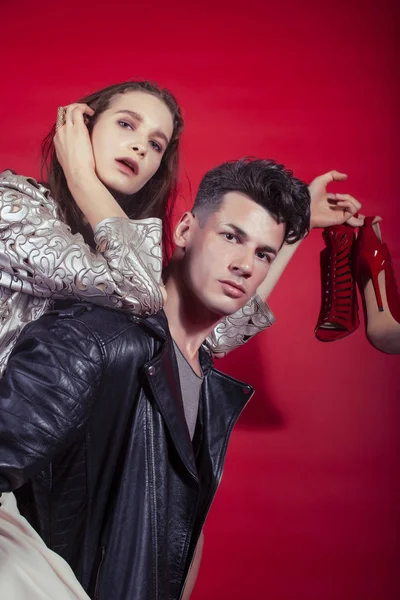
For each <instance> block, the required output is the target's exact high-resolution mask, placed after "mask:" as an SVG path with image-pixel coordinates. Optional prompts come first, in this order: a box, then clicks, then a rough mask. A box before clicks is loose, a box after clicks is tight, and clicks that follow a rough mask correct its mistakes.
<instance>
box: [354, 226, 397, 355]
mask: <svg viewBox="0 0 400 600" xmlns="http://www.w3.org/2000/svg"><path fill="white" fill-rule="evenodd" d="M378 223H379V219H378V218H377V217H367V218H366V219H365V221H364V226H363V227H361V228H360V231H359V234H358V238H357V241H356V243H355V247H354V257H353V264H354V272H355V275H356V278H357V283H358V287H359V290H360V294H361V297H362V300H363V307H364V313H365V325H366V334H367V338H368V340H369V341H370V342H371V344H372V345H373V346H375V348H378V350H381V351H382V352H386V353H388V354H399V353H400V296H399V292H398V289H397V285H396V278H395V274H394V269H393V264H392V259H391V256H390V252H389V250H388V247H387V246H386V244H384V243H383V242H382V236H381V231H380V227H379V224H378Z"/></svg>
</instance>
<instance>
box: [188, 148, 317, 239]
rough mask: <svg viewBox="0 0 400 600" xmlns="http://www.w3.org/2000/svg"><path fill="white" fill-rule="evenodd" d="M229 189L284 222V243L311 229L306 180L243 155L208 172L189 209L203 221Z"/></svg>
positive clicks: (266, 161) (265, 161) (298, 237)
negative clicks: (247, 198)
mask: <svg viewBox="0 0 400 600" xmlns="http://www.w3.org/2000/svg"><path fill="white" fill-rule="evenodd" d="M228 192H241V193H242V194H246V196H249V198H251V199H252V200H253V201H254V202H256V203H257V204H259V205H260V206H262V207H263V208H265V209H266V210H267V211H268V212H269V213H270V214H271V215H272V216H273V217H274V218H275V219H276V220H277V222H278V223H285V224H286V233H285V242H287V243H288V244H294V243H295V242H297V241H298V240H300V239H301V238H303V237H304V236H305V235H306V233H307V232H308V231H309V229H310V193H309V191H308V186H307V184H306V183H304V182H303V181H301V180H300V179H297V178H296V177H294V176H293V172H292V171H289V170H287V169H285V167H284V165H279V164H277V163H276V162H275V161H274V160H267V159H258V158H251V157H248V158H242V159H241V160H236V161H230V162H226V163H223V164H222V165H220V166H219V167H216V168H215V169H212V170H211V171H208V172H207V173H206V174H205V175H204V177H203V179H202V180H201V182H200V186H199V190H198V192H197V195H196V200H195V202H194V205H193V209H192V212H193V214H194V215H196V216H197V217H198V218H199V220H200V223H201V224H203V223H204V222H205V221H206V219H207V218H208V217H209V215H210V214H212V213H215V212H216V211H217V210H218V209H219V208H220V206H221V204H222V202H223V198H224V195H225V194H227V193H228Z"/></svg>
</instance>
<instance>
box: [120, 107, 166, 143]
mask: <svg viewBox="0 0 400 600" xmlns="http://www.w3.org/2000/svg"><path fill="white" fill-rule="evenodd" d="M114 114H115V115H120V114H126V115H129V116H130V117H132V118H133V119H135V120H136V121H138V122H139V123H143V117H142V115H140V114H139V113H137V112H135V111H134V110H128V109H127V108H126V109H122V110H117V111H116V112H115V113H114ZM153 135H155V136H156V137H158V138H161V139H163V140H164V142H165V143H166V145H167V146H168V144H169V139H168V138H167V136H166V135H165V133H164V132H163V131H161V129H156V131H153Z"/></svg>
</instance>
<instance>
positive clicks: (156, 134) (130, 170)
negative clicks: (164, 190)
mask: <svg viewBox="0 0 400 600" xmlns="http://www.w3.org/2000/svg"><path fill="white" fill-rule="evenodd" d="M172 132H173V120H172V115H171V113H170V111H169V109H168V108H167V106H166V105H165V104H164V102H163V101H162V100H159V99H158V98H156V97H155V96H153V95H151V94H147V93H146V92H140V91H133V92H125V93H123V94H118V95H117V96H114V98H113V99H112V100H111V102H110V105H109V107H108V108H107V110H105V111H104V112H103V113H102V114H101V115H100V116H99V118H98V120H97V121H96V123H95V125H94V127H93V131H92V146H93V154H94V160H95V165H96V173H97V176H98V178H99V179H100V181H102V182H103V183H104V185H106V186H107V187H108V188H110V189H111V190H113V191H115V192H118V193H120V194H124V195H131V194H134V193H135V192H138V191H139V190H140V189H141V188H142V187H143V186H144V185H145V184H146V183H147V182H148V181H149V179H151V178H152V177H153V175H154V173H155V172H156V171H157V169H158V167H159V166H160V163H161V159H162V157H163V155H164V152H165V150H166V148H167V146H168V143H169V141H170V139H171V136H172Z"/></svg>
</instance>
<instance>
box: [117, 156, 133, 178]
mask: <svg viewBox="0 0 400 600" xmlns="http://www.w3.org/2000/svg"><path fill="white" fill-rule="evenodd" d="M115 162H116V163H117V164H118V167H119V169H120V170H121V171H123V172H124V173H127V174H128V175H136V174H137V169H136V168H135V166H134V165H133V164H130V163H127V161H125V160H124V159H123V158H117V159H116V161H115Z"/></svg>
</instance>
